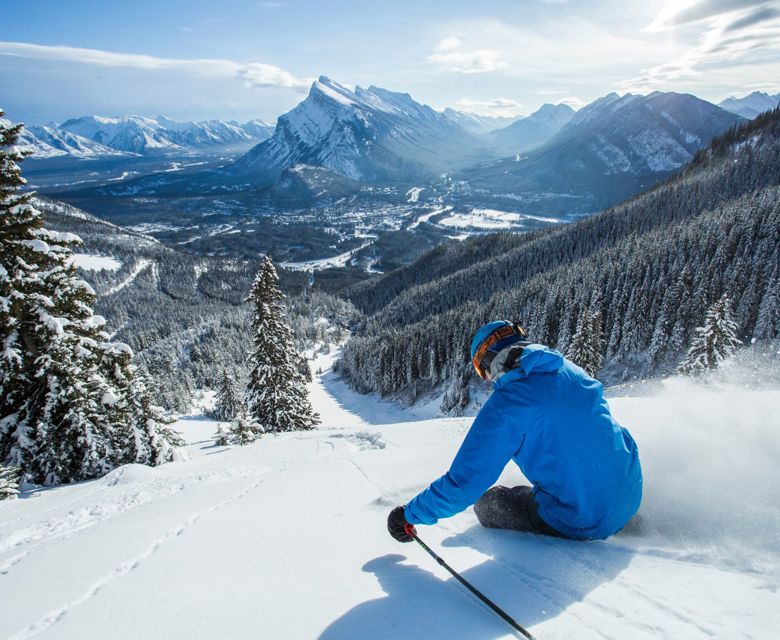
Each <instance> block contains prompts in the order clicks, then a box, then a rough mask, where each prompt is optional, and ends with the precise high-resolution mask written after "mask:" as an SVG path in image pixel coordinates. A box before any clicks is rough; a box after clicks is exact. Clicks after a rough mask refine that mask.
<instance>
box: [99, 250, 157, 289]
mask: <svg viewBox="0 0 780 640" xmlns="http://www.w3.org/2000/svg"><path fill="white" fill-rule="evenodd" d="M150 264H152V261H151V260H149V259H147V258H141V259H140V260H139V261H138V263H137V264H136V265H135V267H133V270H132V271H131V272H130V275H128V276H127V278H125V279H124V280H122V282H120V283H119V284H117V285H114V286H113V287H111V288H110V289H109V290H108V291H106V292H105V293H104V294H103V295H104V296H110V295H112V294H114V293H116V292H117V291H121V290H122V289H124V288H125V287H126V286H127V285H129V284H131V283H132V282H133V280H135V279H136V278H137V277H138V276H139V275H140V274H141V272H142V271H143V270H144V269H146V267H148V266H149V265H150Z"/></svg>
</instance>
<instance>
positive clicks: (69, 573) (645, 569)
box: [0, 356, 780, 640]
mask: <svg viewBox="0 0 780 640" xmlns="http://www.w3.org/2000/svg"><path fill="white" fill-rule="evenodd" d="M329 361H330V356H323V357H322V358H321V359H320V361H318V362H317V363H315V367H317V366H323V367H324V368H325V371H326V372H325V374H324V375H323V376H321V377H319V378H318V379H317V380H316V381H315V383H314V384H313V389H312V394H313V401H314V404H315V407H316V408H317V410H318V411H319V412H320V413H321V414H322V416H323V425H322V426H321V428H320V429H318V430H316V431H313V432H308V433H293V434H285V435H281V436H275V437H265V438H262V439H261V440H260V441H258V442H257V443H255V444H253V445H250V446H248V447H243V448H222V447H215V446H213V444H212V442H211V437H212V436H213V432H214V430H215V424H214V423H213V422H211V421H208V420H205V419H203V418H202V417H200V416H191V417H188V418H185V419H182V420H181V421H180V422H179V427H180V428H181V429H182V431H183V432H184V433H185V434H186V435H187V437H188V438H189V441H190V442H191V443H192V444H191V445H190V447H189V450H190V452H191V453H192V455H193V459H192V460H190V461H188V462H181V463H174V464H169V465H165V466H163V467H160V468H155V469H153V468H147V467H141V466H135V465H132V466H126V467H122V468H120V469H117V470H115V471H114V472H112V473H110V474H109V475H108V476H106V477H105V478H103V479H101V480H97V481H94V482H87V483H82V484H79V485H75V486H68V487H60V488H57V489H51V490H46V491H39V492H32V493H28V494H27V495H26V496H25V497H24V498H23V499H19V500H15V501H6V502H2V503H0V637H4V638H13V639H14V640H19V639H22V638H34V637H41V638H58V639H68V638H74V639H75V638H96V637H111V638H117V639H122V638H139V637H149V638H166V640H168V639H172V638H188V639H192V638H224V639H232V638H236V639H239V638H241V639H243V638H291V639H299V638H300V639H303V638H305V639H314V638H320V639H327V640H344V639H348V638H354V639H357V638H361V639H362V638H371V639H372V640H385V639H386V640H390V639H393V640H396V639H397V638H406V637H408V638H441V639H448V640H449V639H452V638H475V639H476V638H480V639H486V638H511V637H516V636H513V635H512V634H511V633H510V632H509V629H508V627H506V626H505V624H504V623H503V622H502V621H500V620H499V619H497V618H496V617H495V616H493V614H491V613H490V612H489V611H488V610H486V609H485V608H484V607H483V606H482V605H480V604H479V603H478V602H476V601H475V600H474V599H473V598H472V597H471V596H470V595H469V594H468V593H467V592H465V591H464V590H463V588H462V587H460V586H459V585H458V584H457V583H456V582H455V581H454V580H453V579H451V578H449V576H448V574H446V573H444V572H443V571H442V570H441V569H440V568H439V567H438V566H437V565H436V564H435V563H434V562H433V561H432V560H431V559H430V558H429V557H428V556H427V555H425V554H424V553H423V552H422V550H421V549H419V548H418V547H417V546H416V545H414V544H408V545H402V544H399V543H396V542H394V541H393V540H392V539H391V538H389V536H388V535H387V533H386V531H385V518H386V515H387V512H388V510H389V509H390V508H391V506H393V505H395V504H398V503H402V502H404V501H405V500H407V499H408V498H409V497H411V496H412V495H413V494H414V493H415V492H417V491H419V490H420V489H422V488H423V487H424V486H426V484H427V483H428V482H429V481H431V480H433V479H434V478H435V477H436V476H437V475H438V474H439V473H441V472H442V471H443V470H445V469H446V466H447V464H448V463H449V461H450V459H451V458H452V456H453V454H454V452H455V451H456V449H457V447H458V445H459V442H460V441H461V439H462V437H463V435H464V433H465V431H466V429H467V427H468V425H469V422H470V420H469V419H429V420H423V419H421V418H424V417H425V416H424V415H414V414H412V413H408V412H405V411H402V410H400V409H399V408H397V407H395V406H393V405H389V404H387V403H382V402H378V401H375V400H373V399H372V398H370V397H358V396H356V395H355V394H354V393H352V392H350V391H349V390H348V389H347V388H346V387H345V386H344V385H343V384H341V383H340V382H339V381H338V380H336V379H334V377H333V375H332V374H331V373H330V372H329V371H328V363H329ZM778 401H780V392H747V391H732V392H729V393H724V392H723V391H722V390H721V392H720V393H715V392H711V391H703V390H701V389H696V388H687V387H682V388H680V387H676V386H672V387H668V388H666V389H665V390H663V391H662V392H660V395H658V396H657V397H652V398H651V397H645V398H631V399H628V398H626V399H616V400H613V401H611V403H612V406H613V408H614V410H615V413H616V414H617V416H618V417H619V419H621V420H622V421H623V422H624V423H625V424H627V425H628V426H630V428H631V429H632V432H633V433H634V435H635V437H636V439H637V441H638V443H639V447H640V452H641V455H642V463H643V467H644V470H645V477H646V486H645V501H644V504H643V508H642V512H641V513H642V516H643V517H642V521H641V522H640V523H639V524H638V525H637V526H634V527H632V530H631V531H627V532H623V533H621V534H620V535H618V536H616V537H614V538H613V539H611V540H609V541H607V542H592V543H583V542H573V541H566V540H558V539H548V538H545V537H539V536H533V535H527V534H518V533H512V532H502V531H486V530H483V529H482V528H480V527H479V526H478V525H477V523H476V519H475V516H474V514H473V511H472V510H471V509H469V510H467V511H466V512H464V513H462V514H460V515H458V516H456V517H454V518H452V519H449V520H447V521H443V522H441V523H440V524H439V525H437V526H433V527H418V530H419V533H420V536H421V537H422V538H423V539H424V540H425V541H426V542H428V543H429V544H431V545H432V546H433V547H434V548H435V549H436V550H438V551H440V552H441V554H442V555H443V556H444V557H445V559H446V560H447V561H449V562H450V563H451V564H452V565H453V566H454V567H456V568H458V569H459V570H461V571H462V572H463V574H464V576H465V577H466V578H467V579H469V580H471V581H472V582H473V583H474V584H475V585H477V586H478V587H479V588H481V589H483V590H484V591H485V592H486V593H487V594H488V595H490V596H492V597H493V598H494V599H495V600H496V601H497V602H498V603H499V605H500V606H502V607H504V608H505V609H506V610H507V611H508V612H509V613H510V614H511V615H513V616H514V617H516V618H517V619H518V620H519V621H520V622H521V623H523V624H525V625H527V626H528V627H530V629H531V630H532V631H533V632H534V634H535V635H536V636H537V637H538V638H539V639H540V640H553V639H558V640H570V639H572V638H576V639H577V640H589V639H597V640H603V639H605V638H613V639H627V638H630V639H635V638H636V639H643V638H647V639H657V638H669V639H672V638H673V639H675V640H676V639H680V638H683V639H686V638H690V639H698V638H719V639H729V638H734V639H736V638H739V639H744V638H751V639H765V640H769V639H770V638H774V637H776V635H775V632H776V629H777V628H778V624H780V607H778V595H777V594H778V589H779V588H780V581H779V580H778V574H777V566H778V565H777V561H778V557H779V554H780V549H779V548H778V547H779V545H778V539H777V531H778V504H780V501H779V500H778V495H777V493H778V487H780V483H778V470H777V467H776V464H775V462H776V458H777V454H778V451H779V450H780V449H778V447H779V446H780V418H778V414H777V411H776V407H777V403H778ZM412 420H414V422H410V421H412ZM501 480H502V481H503V482H505V483H513V482H521V481H522V478H521V476H520V474H519V472H518V471H517V470H516V469H509V468H508V469H507V471H506V472H505V474H504V476H503V477H502V479H501Z"/></svg>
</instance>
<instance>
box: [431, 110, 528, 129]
mask: <svg viewBox="0 0 780 640" xmlns="http://www.w3.org/2000/svg"><path fill="white" fill-rule="evenodd" d="M442 115H444V116H445V117H447V118H449V119H450V120H452V121H453V122H454V123H455V124H457V125H460V126H461V127H462V128H463V129H465V130H466V131H468V132H469V133H474V134H477V135H479V134H483V133H490V132H491V131H495V130H496V129H502V128H504V127H507V126H509V125H510V124H512V123H513V122H517V121H518V120H522V119H523V117H524V116H515V117H509V116H483V115H481V114H479V113H471V112H468V111H458V110H457V109H452V108H450V107H447V108H446V109H445V110H444V111H442Z"/></svg>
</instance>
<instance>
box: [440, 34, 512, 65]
mask: <svg viewBox="0 0 780 640" xmlns="http://www.w3.org/2000/svg"><path fill="white" fill-rule="evenodd" d="M428 60H430V61H431V62H435V63H436V64H439V65H442V66H443V67H444V68H445V69H446V70H448V71H452V72H454V73H486V72H489V71H496V70H498V69H505V68H506V67H508V66H509V63H507V62H506V60H504V59H503V57H502V55H501V53H500V52H498V51H495V50H491V49H468V48H465V47H464V46H463V41H462V40H461V39H460V38H458V37H455V36H450V37H448V38H444V39H443V40H441V41H439V44H438V45H436V48H435V49H434V51H433V53H432V54H431V55H430V56H429V57H428Z"/></svg>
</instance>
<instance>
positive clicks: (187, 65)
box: [0, 42, 312, 92]
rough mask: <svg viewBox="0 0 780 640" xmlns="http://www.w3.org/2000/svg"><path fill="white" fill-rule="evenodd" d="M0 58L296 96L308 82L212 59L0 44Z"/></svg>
mask: <svg viewBox="0 0 780 640" xmlns="http://www.w3.org/2000/svg"><path fill="white" fill-rule="evenodd" d="M0 55H13V56H17V57H21V58H31V59H39V60H52V61H56V62H71V63H76V64H84V65H96V66H102V67H124V68H132V69H147V70H161V71H175V72H178V73H182V74H187V75H192V76H210V77H223V78H226V77H227V78H231V77H232V78H236V79H239V80H243V82H244V84H245V85H247V86H255V87H278V88H283V89H292V90H294V91H298V92H306V91H307V90H308V88H309V85H310V84H311V82H312V79H311V78H298V77H296V76H294V75H293V74H291V73H290V72H288V71H285V70H284V69H281V68H279V67H276V66H274V65H270V64H265V63H260V62H250V63H240V62H235V61H233V60H223V59H213V58H202V59H176V58H159V57H156V56H149V55H144V54H137V53H117V52H113V51H103V50H100V49H82V48H78V47H66V46H48V45H37V44H30V43H26V42H0Z"/></svg>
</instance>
